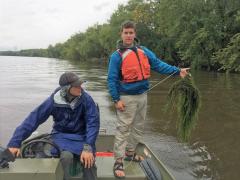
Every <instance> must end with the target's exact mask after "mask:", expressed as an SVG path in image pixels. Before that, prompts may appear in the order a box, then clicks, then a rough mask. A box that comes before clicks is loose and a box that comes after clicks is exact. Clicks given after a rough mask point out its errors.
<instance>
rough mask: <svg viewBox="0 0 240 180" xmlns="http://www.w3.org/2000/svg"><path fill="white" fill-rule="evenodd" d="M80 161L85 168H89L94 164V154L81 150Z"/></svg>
mask: <svg viewBox="0 0 240 180" xmlns="http://www.w3.org/2000/svg"><path fill="white" fill-rule="evenodd" d="M80 160H81V162H82V163H83V164H84V167H85V168H90V167H92V166H93V164H94V156H93V153H92V152H89V151H82V154H81V156H80Z"/></svg>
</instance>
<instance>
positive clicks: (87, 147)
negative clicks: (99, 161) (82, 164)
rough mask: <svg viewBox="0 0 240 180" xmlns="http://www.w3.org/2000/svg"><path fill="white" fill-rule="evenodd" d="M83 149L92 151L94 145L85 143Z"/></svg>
mask: <svg viewBox="0 0 240 180" xmlns="http://www.w3.org/2000/svg"><path fill="white" fill-rule="evenodd" d="M83 150H84V151H87V152H92V147H91V146H90V145H89V144H84V145H83Z"/></svg>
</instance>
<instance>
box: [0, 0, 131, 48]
mask: <svg viewBox="0 0 240 180" xmlns="http://www.w3.org/2000/svg"><path fill="white" fill-rule="evenodd" d="M127 1H128V0H0V50H20V49H30V48H47V47H48V45H50V44H52V45H54V44H56V43H58V42H64V41H66V40H67V39H68V38H70V37H71V35H73V34H75V33H77V32H85V30H86V29H87V28H88V27H90V26H92V25H94V24H96V23H99V24H102V23H104V22H107V20H109V19H110V16H111V14H112V13H113V12H114V11H115V10H116V9H117V7H118V5H119V4H126V3H127Z"/></svg>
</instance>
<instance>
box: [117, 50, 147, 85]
mask: <svg viewBox="0 0 240 180" xmlns="http://www.w3.org/2000/svg"><path fill="white" fill-rule="evenodd" d="M118 52H119V53H120V55H121V57H122V67H121V71H122V81H123V82H126V83H130V82H136V81H141V80H144V79H148V78H149V77H150V64H149V60H148V58H147V56H146V55H145V54H144V51H143V50H142V49H140V48H137V51H136V53H135V52H134V51H133V50H131V49H127V50H125V51H124V52H123V53H121V52H120V50H118Z"/></svg>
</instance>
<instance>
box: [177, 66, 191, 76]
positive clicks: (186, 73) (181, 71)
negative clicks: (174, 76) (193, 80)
mask: <svg viewBox="0 0 240 180" xmlns="http://www.w3.org/2000/svg"><path fill="white" fill-rule="evenodd" d="M189 69H190V68H181V69H180V74H179V75H180V77H181V78H184V77H185V76H186V75H188V74H189V73H188V70H189Z"/></svg>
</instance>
